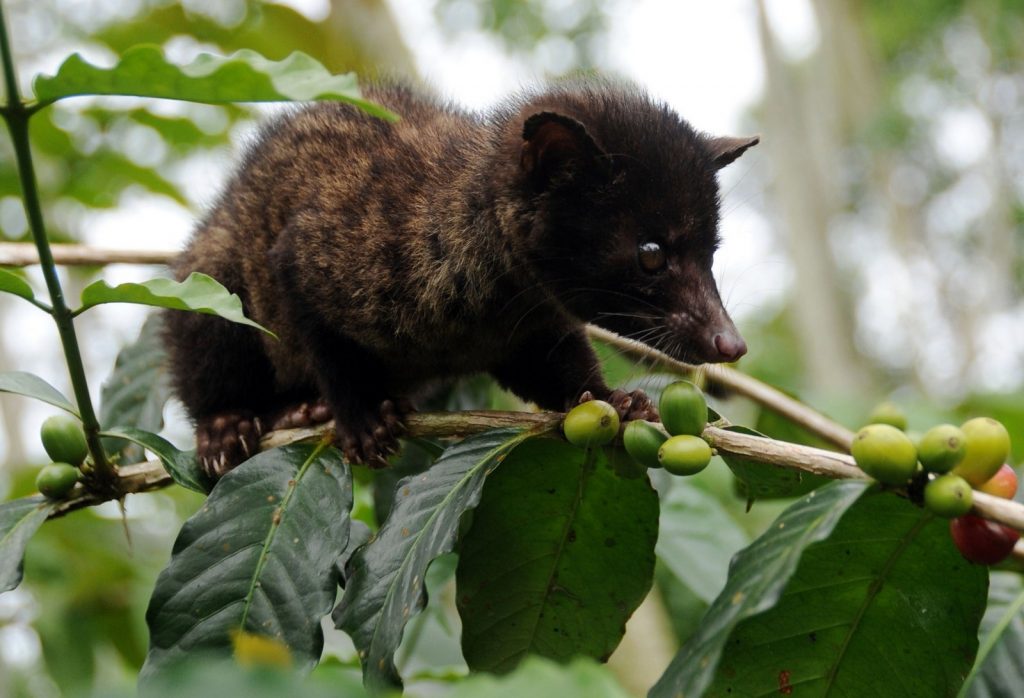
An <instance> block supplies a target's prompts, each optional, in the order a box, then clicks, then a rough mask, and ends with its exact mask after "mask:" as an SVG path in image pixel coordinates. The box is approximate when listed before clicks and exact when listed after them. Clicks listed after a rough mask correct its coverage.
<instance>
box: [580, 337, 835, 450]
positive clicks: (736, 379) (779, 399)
mask: <svg viewBox="0 0 1024 698" xmlns="http://www.w3.org/2000/svg"><path fill="white" fill-rule="evenodd" d="M587 333H588V334H589V335H590V336H591V337H593V338H594V339H597V340H600V341H602V342H605V343H606V344H610V345H612V346H614V347H615V348H616V349H621V350H622V351H623V352H624V353H625V354H627V355H629V356H632V357H633V358H635V359H638V360H644V361H647V362H650V363H652V364H654V366H655V367H658V368H662V369H665V370H667V371H670V372H672V373H681V374H683V375H693V373H694V372H695V371H697V370H698V368H699V370H700V371H701V372H702V373H703V374H704V376H705V378H706V379H707V381H708V382H709V383H713V384H715V385H719V386H722V387H723V388H728V389H729V390H732V391H733V392H735V393H738V394H740V395H743V396H744V397H746V398H749V399H750V400H752V401H753V402H756V403H757V404H759V405H761V406H762V407H765V408H767V409H769V410H771V411H773V412H776V413H778V414H780V415H782V416H783V417H785V418H786V419H788V420H789V421H791V422H793V423H794V424H798V425H799V426H801V427H803V428H804V429H806V430H807V431H809V432H811V433H812V434H814V435H816V436H819V437H821V438H822V439H824V440H825V441H827V442H829V443H830V444H832V445H834V446H836V447H837V448H840V449H842V450H843V451H849V449H850V443H851V442H852V441H853V436H854V434H853V432H852V431H850V430H849V429H847V428H846V427H844V426H843V425H842V424H838V423H836V422H834V421H832V420H831V419H829V418H828V417H826V416H825V415H823V414H821V413H820V412H817V411H815V410H814V409H813V408H811V407H808V406H807V405H805V404H803V403H802V402H800V401H799V400H794V399H793V398H791V397H790V396H788V395H786V394H785V393H783V392H781V391H780V390H777V389H775V388H773V387H771V386H770V385H768V384H766V383H762V382H761V381H759V380H757V379H756V378H752V377H750V376H748V375H746V374H745V373H740V372H739V371H737V370H736V369H734V368H729V367H728V366H722V365H719V364H706V365H703V366H700V367H697V366H693V365H691V364H687V363H684V362H682V361H677V360H676V359H673V358H672V357H670V356H669V355H667V354H664V353H662V352H660V351H658V350H657V349H654V348H652V347H649V346H647V345H646V344H643V343H641V342H637V341H635V340H632V339H626V338H625V337H620V336H619V335H617V334H615V333H614V332H609V331H608V330H606V329H603V328H601V327H595V326H593V325H588V326H587Z"/></svg>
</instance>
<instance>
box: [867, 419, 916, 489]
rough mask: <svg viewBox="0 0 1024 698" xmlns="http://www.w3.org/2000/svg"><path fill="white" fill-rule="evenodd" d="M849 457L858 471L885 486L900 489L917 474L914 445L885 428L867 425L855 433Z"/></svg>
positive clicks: (899, 433) (888, 426)
mask: <svg viewBox="0 0 1024 698" xmlns="http://www.w3.org/2000/svg"><path fill="white" fill-rule="evenodd" d="M850 453H851V454H852V455H853V460H854V461H856V463H857V466H858V467H859V468H860V469H861V470H863V471H864V472H865V473H867V474H868V475H870V476H871V477H873V478H875V479H876V480H878V481H879V482H884V483H885V484H887V485H902V484H904V483H906V482H907V481H908V480H909V479H910V478H911V476H912V475H913V474H914V472H915V471H916V470H917V450H916V449H915V448H914V444H913V442H912V441H911V440H910V438H909V437H908V436H907V435H906V434H904V433H903V432H902V431H900V430H899V429H897V428H896V427H894V426H890V425H888V424H869V425H867V426H866V427H864V428H863V429H861V430H860V431H858V432H857V435H856V436H855V437H854V438H853V443H852V444H851V445H850Z"/></svg>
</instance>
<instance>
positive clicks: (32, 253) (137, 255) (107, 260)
mask: <svg viewBox="0 0 1024 698" xmlns="http://www.w3.org/2000/svg"><path fill="white" fill-rule="evenodd" d="M50 249H51V251H52V252H53V261H54V262H56V263H57V264H61V265H64V266H102V265H106V264H168V263H169V262H170V261H171V260H172V259H173V258H174V256H175V253H174V252H168V251H166V250H113V249H104V248H102V247H92V246H89V245H74V244H54V245H50ZM33 264H39V252H38V251H37V250H36V247H35V245H33V244H32V243H30V242H5V243H2V244H0V267H27V266H31V265H33Z"/></svg>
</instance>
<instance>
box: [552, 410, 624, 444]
mask: <svg viewBox="0 0 1024 698" xmlns="http://www.w3.org/2000/svg"><path fill="white" fill-rule="evenodd" d="M562 431H563V432H564V433H565V439H566V441H568V442H569V443H571V444H573V445H574V446H580V447H581V448H586V447H588V446H603V445H605V444H606V443H609V442H611V440H612V439H614V438H615V436H616V434H618V433H619V414H618V413H617V412H616V411H615V408H614V407H612V406H611V405H609V404H608V403H607V402H604V401H602V400H590V401H588V402H584V403H582V404H580V405H576V407H573V408H572V409H571V410H570V411H569V414H567V415H565V421H564V422H562Z"/></svg>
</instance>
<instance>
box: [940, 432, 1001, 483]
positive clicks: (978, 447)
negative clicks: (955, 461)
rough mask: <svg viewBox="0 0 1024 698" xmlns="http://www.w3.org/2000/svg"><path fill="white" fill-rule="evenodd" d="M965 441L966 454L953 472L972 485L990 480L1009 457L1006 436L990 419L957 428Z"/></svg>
mask: <svg viewBox="0 0 1024 698" xmlns="http://www.w3.org/2000/svg"><path fill="white" fill-rule="evenodd" d="M960 429H961V430H963V432H964V436H966V437H967V451H966V452H965V453H964V458H963V460H962V461H960V464H959V465H958V466H956V468H954V470H953V472H954V473H956V474H957V475H959V476H960V477H962V478H963V479H965V480H967V482H969V483H971V484H972V485H980V484H982V483H983V482H985V481H987V480H989V479H991V478H992V476H993V475H995V474H996V473H997V472H998V471H999V468H1000V467H1001V466H1002V465H1003V463H1005V462H1006V459H1007V457H1008V456H1009V455H1010V434H1009V432H1007V431H1006V427H1004V426H1003V425H1002V424H1000V423H999V422H997V421H996V420H994V419H990V418H988V417H978V418H977V419H971V420H968V421H966V422H964V423H963V425H962V426H961V427H960Z"/></svg>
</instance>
